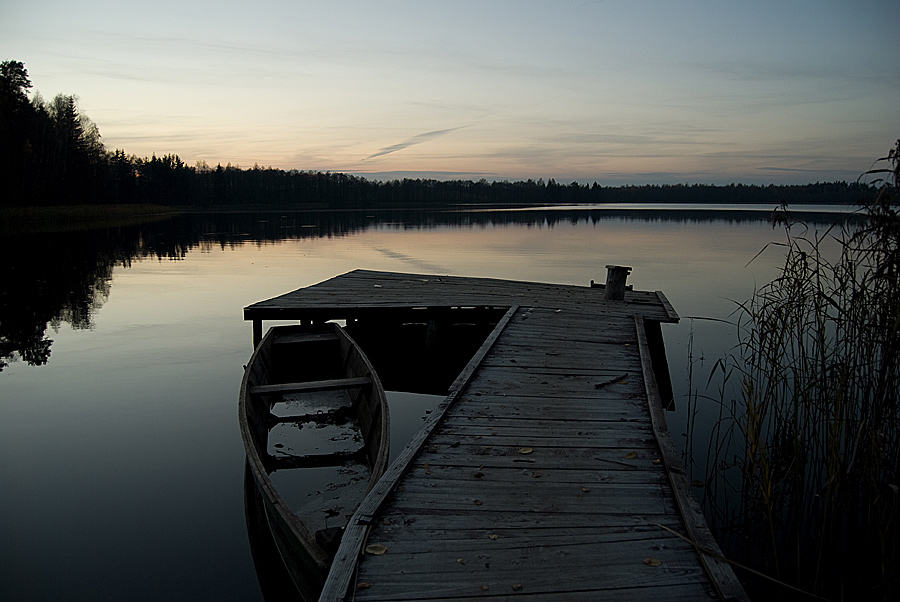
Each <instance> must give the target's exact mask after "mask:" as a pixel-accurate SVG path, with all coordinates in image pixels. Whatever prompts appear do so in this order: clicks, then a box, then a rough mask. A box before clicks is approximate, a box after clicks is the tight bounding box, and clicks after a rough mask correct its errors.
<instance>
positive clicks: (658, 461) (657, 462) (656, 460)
mask: <svg viewBox="0 0 900 602" xmlns="http://www.w3.org/2000/svg"><path fill="white" fill-rule="evenodd" d="M653 463H654V464H662V460H660V459H659V458H654V459H653Z"/></svg>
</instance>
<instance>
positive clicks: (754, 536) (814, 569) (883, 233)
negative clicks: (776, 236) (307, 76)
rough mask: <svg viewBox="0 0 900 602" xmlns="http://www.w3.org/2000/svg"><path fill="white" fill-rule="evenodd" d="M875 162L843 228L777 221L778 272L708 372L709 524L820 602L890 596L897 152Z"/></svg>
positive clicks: (899, 229) (895, 466) (896, 439)
mask: <svg viewBox="0 0 900 602" xmlns="http://www.w3.org/2000/svg"><path fill="white" fill-rule="evenodd" d="M882 161H885V162H887V165H888V166H887V167H886V168H883V169H876V170H872V171H871V172H869V173H871V174H876V176H878V177H879V180H877V182H876V183H877V184H879V186H880V187H879V189H878V194H877V197H876V198H874V199H870V200H868V201H867V202H865V203H864V204H863V206H862V207H861V209H860V211H859V212H858V213H859V215H858V217H857V219H856V220H854V221H851V222H848V223H847V224H844V225H841V226H836V227H834V228H832V229H831V230H829V231H826V232H810V231H809V230H807V229H805V228H804V227H803V226H802V224H798V223H794V222H793V221H792V220H791V219H790V216H789V214H788V212H787V211H786V209H785V210H783V211H780V212H778V213H777V215H776V219H775V222H776V223H777V224H779V225H781V226H783V227H784V229H785V232H786V234H787V239H786V242H785V243H782V244H783V246H784V250H785V262H784V265H783V267H782V268H781V270H780V273H779V275H778V276H777V277H776V278H775V279H774V280H773V281H772V282H770V283H769V284H767V285H766V286H764V287H763V288H761V289H759V290H758V291H757V292H756V293H755V294H754V295H753V297H752V298H751V299H750V300H749V301H747V302H746V303H743V304H741V305H740V306H739V309H738V311H737V312H736V313H737V326H738V336H739V343H738V345H737V347H736V348H735V351H734V353H732V354H730V355H728V356H727V357H725V358H723V359H721V360H719V361H718V362H717V364H716V369H715V370H714V373H715V374H716V378H718V379H719V384H718V387H717V388H718V393H719V394H720V395H721V399H722V402H723V404H724V406H725V410H724V411H723V412H722V416H723V418H722V424H720V425H719V426H718V429H719V431H718V435H717V437H716V441H715V442H712V443H711V449H710V450H709V456H710V457H711V458H712V462H711V465H710V466H709V468H710V473H711V474H709V475H708V476H707V480H708V483H709V484H710V487H709V490H710V491H712V490H718V491H722V490H725V491H726V494H725V495H724V496H723V495H720V498H721V499H720V500H719V501H722V499H729V500H730V505H729V504H718V505H716V504H713V505H714V506H715V507H714V508H713V510H714V519H715V520H713V521H712V522H713V523H716V522H718V523H720V524H727V525H728V526H730V527H731V528H732V529H735V531H733V532H732V533H733V535H734V536H735V537H736V538H737V539H736V541H738V542H740V549H741V555H742V557H743V559H744V561H745V562H751V563H752V564H754V565H755V568H759V569H762V570H765V571H767V572H768V574H770V575H772V576H773V577H775V578H777V579H779V580H781V581H784V582H786V583H790V584H792V585H795V586H797V587H800V588H802V589H804V590H806V591H809V592H811V593H813V594H815V595H817V596H820V597H823V598H825V599H829V600H862V599H866V600H892V599H897V598H898V597H900V583H898V576H900V562H898V560H900V558H898V551H900V550H898V535H900V529H898V519H900V513H898V509H900V503H898V500H900V489H898V486H900V404H898V394H900V251H898V249H900V244H898V243H900V217H898V213H897V203H898V200H900V199H898V192H900V140H898V142H897V146H896V147H895V148H894V149H892V150H891V152H890V153H889V154H888V156H887V157H885V158H884V159H883V160H882ZM712 380H713V379H712V377H711V382H712ZM725 439H727V440H728V441H730V442H731V443H732V444H733V445H736V446H737V449H734V448H733V449H732V450H731V452H730V453H729V452H725V451H724V450H725V449H726V448H725V447H724V446H723V444H722V441H723V440H725ZM735 475H738V477H739V478H738V479H735ZM729 483H730V484H731V486H732V489H733V494H732V495H730V496H729V495H727V489H728V486H729ZM713 501H714V502H715V500H713ZM752 589H753V587H752V586H751V590H752ZM759 593H761V594H762V593H765V594H766V595H767V597H768V596H769V595H771V594H779V593H780V594H781V595H783V596H784V597H785V599H787V598H791V599H793V598H794V597H795V596H796V593H795V592H790V593H787V590H783V591H782V592H779V591H778V590H777V588H776V589H775V590H772V589H769V588H767V587H764V588H762V589H760V591H759Z"/></svg>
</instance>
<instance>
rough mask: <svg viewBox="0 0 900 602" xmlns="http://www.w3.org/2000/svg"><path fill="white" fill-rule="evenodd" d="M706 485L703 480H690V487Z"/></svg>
mask: <svg viewBox="0 0 900 602" xmlns="http://www.w3.org/2000/svg"><path fill="white" fill-rule="evenodd" d="M704 485H706V483H704V482H703V481H696V480H695V481H691V487H703V486H704Z"/></svg>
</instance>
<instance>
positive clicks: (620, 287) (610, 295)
mask: <svg viewBox="0 0 900 602" xmlns="http://www.w3.org/2000/svg"><path fill="white" fill-rule="evenodd" d="M630 273H631V268H629V267H625V266H621V265H608V266H606V290H605V291H604V296H605V297H606V299H607V300H609V301H622V300H624V299H625V281H626V280H627V279H628V275H629V274H630Z"/></svg>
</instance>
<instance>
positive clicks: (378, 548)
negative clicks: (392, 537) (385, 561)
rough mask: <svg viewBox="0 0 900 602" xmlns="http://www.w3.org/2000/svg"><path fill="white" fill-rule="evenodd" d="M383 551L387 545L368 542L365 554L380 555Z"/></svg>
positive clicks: (385, 550)
mask: <svg viewBox="0 0 900 602" xmlns="http://www.w3.org/2000/svg"><path fill="white" fill-rule="evenodd" d="M385 552H387V547H386V546H384V545H382V544H380V543H370V544H369V545H367V546H366V554H371V555H372V556H381V555H383V554H384V553H385Z"/></svg>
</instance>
